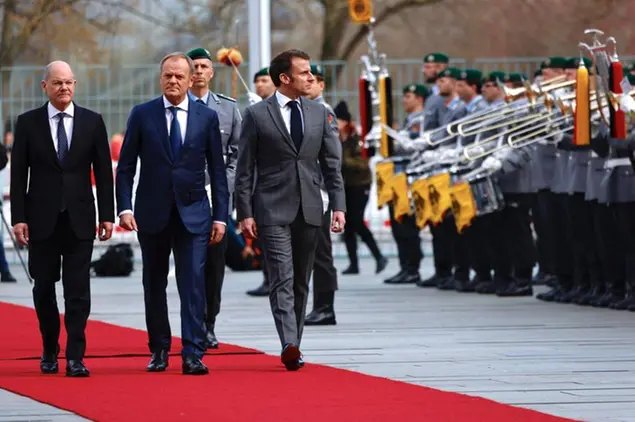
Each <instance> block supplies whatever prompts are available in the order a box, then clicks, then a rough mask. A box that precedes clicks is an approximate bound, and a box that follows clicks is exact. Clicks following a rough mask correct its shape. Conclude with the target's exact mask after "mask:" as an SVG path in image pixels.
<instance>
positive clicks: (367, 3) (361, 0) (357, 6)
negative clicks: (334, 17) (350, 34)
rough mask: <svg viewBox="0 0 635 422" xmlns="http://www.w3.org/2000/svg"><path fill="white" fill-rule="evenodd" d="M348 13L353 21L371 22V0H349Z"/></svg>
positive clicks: (360, 22)
mask: <svg viewBox="0 0 635 422" xmlns="http://www.w3.org/2000/svg"><path fill="white" fill-rule="evenodd" d="M348 14H349V15H350V17H351V20H352V21H353V23H359V24H369V23H370V19H371V18H372V17H373V2H372V1H371V0H348Z"/></svg>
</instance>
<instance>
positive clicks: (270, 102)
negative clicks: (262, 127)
mask: <svg viewBox="0 0 635 422" xmlns="http://www.w3.org/2000/svg"><path fill="white" fill-rule="evenodd" d="M265 101H267V109H268V110H269V114H271V117H272V118H273V122H274V123H275V125H276V126H277V127H278V130H279V131H280V133H281V134H282V136H283V137H284V139H285V140H286V141H287V143H288V144H289V145H290V146H291V148H293V150H294V151H295V152H296V153H297V152H298V150H297V148H296V147H295V144H294V143H293V140H292V139H291V135H290V134H289V131H288V130H287V126H286V125H285V124H284V119H282V113H280V104H279V103H278V99H277V98H276V95H275V94H274V95H272V96H271V97H269V98H268V99H267V100H265Z"/></svg>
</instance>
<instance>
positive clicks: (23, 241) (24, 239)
mask: <svg viewBox="0 0 635 422" xmlns="http://www.w3.org/2000/svg"><path fill="white" fill-rule="evenodd" d="M13 234H14V235H15V238H16V239H17V240H18V243H19V244H20V245H24V246H28V245H29V226H28V225H27V224H26V223H18V224H16V225H15V226H13Z"/></svg>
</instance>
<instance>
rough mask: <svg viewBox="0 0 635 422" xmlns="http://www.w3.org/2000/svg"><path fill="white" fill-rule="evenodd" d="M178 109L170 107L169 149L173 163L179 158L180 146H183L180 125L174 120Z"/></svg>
mask: <svg viewBox="0 0 635 422" xmlns="http://www.w3.org/2000/svg"><path fill="white" fill-rule="evenodd" d="M177 110H178V107H174V106H172V107H170V111H171V112H172V124H171V125H170V148H172V158H173V160H174V162H177V161H178V160H179V158H180V156H181V145H183V138H182V137H181V125H179V120H178V119H177V118H176V112H177Z"/></svg>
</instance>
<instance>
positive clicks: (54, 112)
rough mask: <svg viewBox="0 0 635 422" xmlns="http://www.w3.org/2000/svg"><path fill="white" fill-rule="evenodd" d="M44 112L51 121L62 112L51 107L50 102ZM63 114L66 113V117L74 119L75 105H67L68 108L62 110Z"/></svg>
mask: <svg viewBox="0 0 635 422" xmlns="http://www.w3.org/2000/svg"><path fill="white" fill-rule="evenodd" d="M46 110H47V111H48V115H49V119H52V118H53V117H55V116H57V115H58V114H60V113H62V111H61V110H58V109H57V108H55V107H54V106H53V104H51V102H50V101H49V103H48V104H47V106H46ZM63 113H66V114H67V115H69V116H71V117H74V116H75V104H74V103H73V102H72V101H71V103H70V104H69V105H68V107H66V110H64V111H63Z"/></svg>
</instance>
